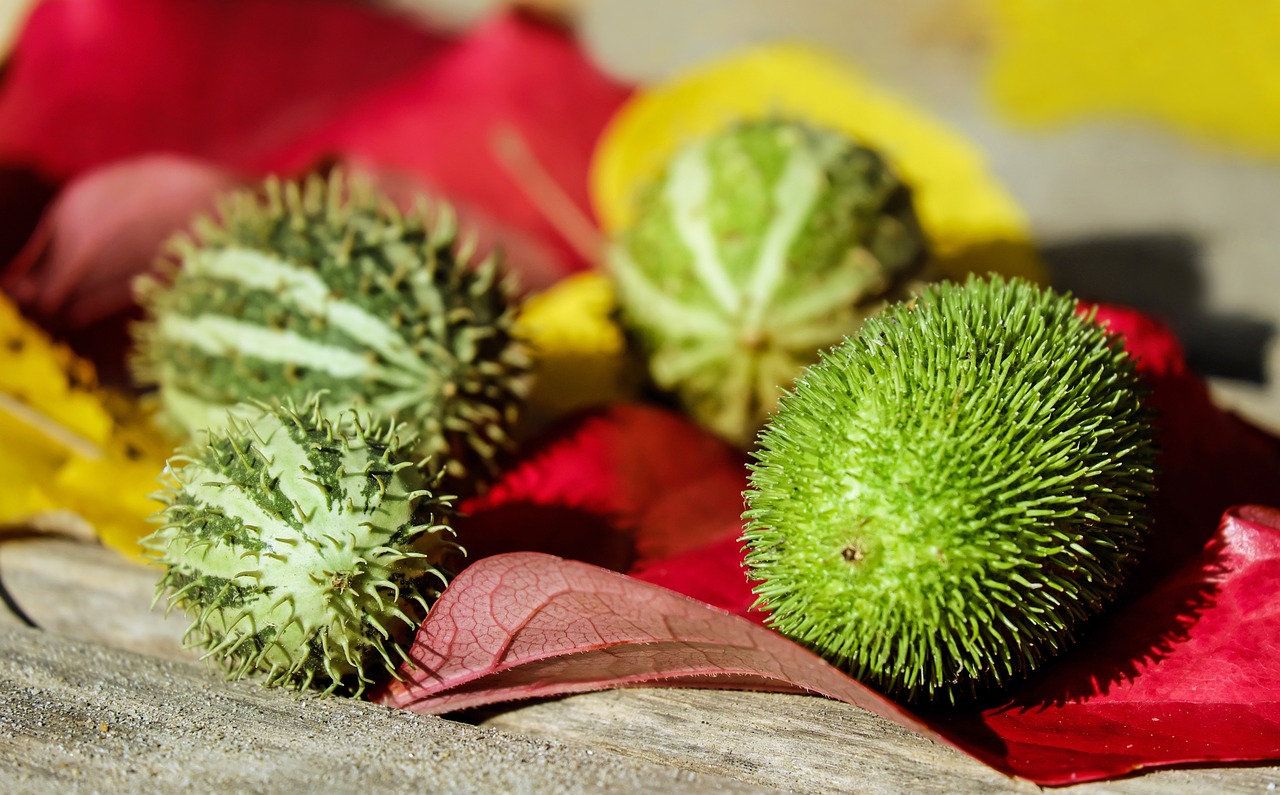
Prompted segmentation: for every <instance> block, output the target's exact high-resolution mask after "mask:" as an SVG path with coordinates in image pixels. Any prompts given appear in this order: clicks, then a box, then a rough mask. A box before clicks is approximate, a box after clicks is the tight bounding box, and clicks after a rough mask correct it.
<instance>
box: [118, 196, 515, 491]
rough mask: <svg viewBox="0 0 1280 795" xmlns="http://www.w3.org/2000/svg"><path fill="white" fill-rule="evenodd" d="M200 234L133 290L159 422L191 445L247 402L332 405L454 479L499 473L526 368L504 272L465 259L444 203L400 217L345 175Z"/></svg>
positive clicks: (250, 202)
mask: <svg viewBox="0 0 1280 795" xmlns="http://www.w3.org/2000/svg"><path fill="white" fill-rule="evenodd" d="M195 232H196V239H195V240H192V239H190V238H187V237H185V236H182V237H179V238H178V239H177V240H176V242H175V243H174V244H173V245H172V246H171V248H172V250H173V252H174V259H173V261H172V262H171V263H170V265H171V266H176V267H170V268H168V270H169V271H171V273H169V274H168V278H163V277H162V278H160V279H150V278H149V279H144V280H142V281H141V282H140V283H139V290H138V292H139V298H140V300H141V302H142V304H143V305H144V307H145V308H146V310H147V315H148V317H147V319H146V321H145V322H143V323H142V324H140V325H139V327H138V329H137V332H138V333H137V335H136V336H137V341H138V350H137V354H136V357H135V365H136V366H135V370H136V371H137V373H138V376H139V380H140V381H141V382H142V383H144V384H155V385H157V386H158V387H159V390H158V395H159V402H160V407H161V412H162V416H163V418H165V419H167V420H168V421H169V422H170V423H171V424H173V425H175V426H177V428H178V429H179V430H182V431H185V432H187V433H188V434H189V435H192V436H194V434H195V433H196V432H198V431H199V430H201V429H203V428H206V427H209V428H219V427H222V426H223V425H224V424H225V422H226V417H227V412H228V409H230V408H232V407H234V406H235V405H237V404H240V403H242V402H244V401H250V400H262V401H272V400H275V399H277V398H280V397H284V396H288V397H291V398H292V399H293V400H295V401H296V402H301V401H303V400H305V399H306V397H307V396H308V395H312V394H318V393H322V392H323V393H324V394H325V395H326V397H325V405H326V406H327V407H329V410H330V413H331V415H336V413H337V412H340V411H343V410H345V409H346V408H347V407H351V406H354V407H356V408H359V409H360V410H362V411H368V412H370V413H372V414H373V415H374V416H376V417H379V418H384V419H387V420H390V421H394V422H405V423H407V424H409V425H410V426H412V427H413V428H414V430H415V431H416V432H417V433H418V434H419V437H420V439H421V443H422V446H423V449H422V452H423V453H424V454H425V455H430V456H431V461H432V462H433V463H432V466H447V467H448V468H449V469H448V471H449V476H450V477H454V478H463V477H465V476H466V475H467V474H468V471H473V472H476V473H478V474H492V470H493V469H494V468H495V467H494V465H493V459H494V456H495V454H496V453H497V452H498V451H500V450H501V449H502V448H503V447H504V446H506V445H507V444H508V435H509V430H510V428H511V426H512V423H513V421H514V417H515V413H516V411H517V407H518V405H519V402H520V399H521V398H522V396H523V395H524V394H525V392H526V391H527V387H528V384H527V369H528V356H527V352H526V350H525V348H524V346H523V345H522V344H521V343H519V342H518V341H517V340H515V339H514V338H513V337H512V334H511V325H512V322H513V309H512V306H511V299H510V295H509V290H508V289H507V287H506V286H505V285H504V283H503V282H502V280H501V277H500V274H499V266H498V263H497V262H496V260H495V259H493V258H489V259H486V260H485V261H484V262H481V263H479V264H474V263H472V262H470V261H469V260H470V258H471V257H470V255H469V253H468V252H467V250H466V248H467V247H466V246H459V244H458V240H457V235H456V224H455V222H454V215H453V213H452V211H451V210H449V208H448V207H447V206H445V205H439V206H438V208H437V211H436V212H435V214H434V217H432V213H430V212H429V211H428V208H427V207H425V206H419V207H418V208H417V209H416V210H414V211H413V212H409V213H403V214H402V213H401V212H400V211H399V210H397V208H396V207H395V206H394V205H393V204H392V203H391V202H390V201H388V200H387V199H385V198H384V197H381V196H379V195H378V194H377V193H376V192H375V191H374V189H373V188H372V187H371V186H370V185H369V184H368V182H367V181H364V180H360V179H348V178H346V177H344V176H343V175H342V174H341V173H340V172H335V173H334V174H333V175H332V176H331V177H330V178H329V179H328V180H327V181H326V180H325V179H323V178H321V177H314V176H313V177H311V178H309V179H307V180H306V181H305V182H304V183H301V184H299V183H294V182H287V183H284V184H281V183H280V182H278V181H276V180H274V179H272V180H268V181H267V182H266V183H265V184H263V185H262V186H261V188H260V189H256V190H243V191H239V192H235V193H233V194H231V195H229V196H228V197H226V198H225V199H224V201H222V203H221V205H220V207H219V212H218V219H217V221H210V220H204V221H202V222H199V223H197V225H196V229H195ZM486 470H487V471H486Z"/></svg>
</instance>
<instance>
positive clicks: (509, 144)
mask: <svg viewBox="0 0 1280 795" xmlns="http://www.w3.org/2000/svg"><path fill="white" fill-rule="evenodd" d="M489 145H490V146H491V147H492V149H493V153H494V156H495V157H496V158H497V159H498V162H499V163H500V164H501V165H502V167H503V168H505V169H506V170H507V173H508V174H509V175H510V176H511V179H512V180H513V181H514V182H515V183H516V186H517V187H518V188H520V190H521V191H522V192H523V193H524V195H525V196H526V197H527V198H528V199H529V201H530V202H532V203H533V206H534V207H536V208H537V209H538V211H539V212H540V213H542V217H543V218H545V219H547V223H549V224H551V225H552V226H553V227H555V229H556V231H557V232H559V233H560V234H561V235H563V236H564V239H565V240H566V241H567V242H568V243H569V245H570V246H572V247H573V250H574V251H576V252H578V254H579V255H580V256H581V257H582V258H583V259H585V260H587V261H588V262H591V263H599V262H600V261H601V258H602V255H603V253H604V236H603V235H601V234H600V230H598V229H596V225H595V224H594V223H592V221H591V219H590V218H588V217H587V216H586V214H585V213H583V212H582V210H581V209H580V208H579V207H578V204H577V202H575V201H574V200H573V199H571V198H569V194H567V193H566V192H565V190H564V188H563V187H561V186H560V184H559V183H557V182H556V180H555V178H554V177H552V176H551V174H550V173H548V172H547V169H546V168H545V167H544V166H543V165H542V163H540V162H539V161H538V158H537V157H536V156H535V155H534V154H533V152H532V151H531V150H530V149H529V143H528V141H526V140H525V139H524V136H522V135H521V134H520V132H519V131H518V130H516V129H515V128H514V127H511V126H509V125H502V126H499V127H496V128H494V130H493V132H492V134H491V135H490V138H489Z"/></svg>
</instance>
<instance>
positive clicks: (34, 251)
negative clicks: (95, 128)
mask: <svg viewBox="0 0 1280 795" xmlns="http://www.w3.org/2000/svg"><path fill="white" fill-rule="evenodd" d="M236 184H237V180H236V179H235V177H234V176H232V175H231V174H230V173H228V172H226V171H223V170H221V169H218V168H215V167H213V166H211V165H208V164H205V163H203V162H199V161H194V160H188V159H184V158H180V157H174V156H166V155H152V156H149V157H142V158H138V159H135V160H126V161H122V162H119V163H115V164H112V165H110V166H107V167H105V168H101V169H97V170H94V171H91V172H89V173H88V174H86V175H85V176H83V177H81V178H79V179H76V180H73V181H72V182H71V183H70V184H68V185H67V186H66V187H65V188H64V189H63V190H62V192H61V193H59V194H58V197H57V198H56V199H55V200H54V201H53V203H52V204H51V205H50V206H49V208H48V210H47V211H46V213H45V215H44V217H43V218H42V219H41V221H40V225H39V226H38V227H37V229H36V232H35V234H34V235H32V237H31V239H30V240H29V241H28V242H27V245H26V247H25V248H24V249H23V250H22V252H21V253H19V255H18V257H17V258H16V259H15V260H14V261H13V263H11V264H10V266H9V268H8V269H7V270H6V271H5V272H4V278H3V282H2V283H3V286H4V287H5V289H6V290H7V291H8V292H10V293H11V294H12V295H13V296H14V297H15V298H17V299H18V301H20V302H22V303H24V304H26V305H27V306H28V307H29V308H30V309H31V310H33V311H34V312H35V313H36V314H37V315H38V316H42V317H46V318H53V317H55V316H56V317H57V322H58V325H59V326H60V327H62V328H64V329H74V328H78V327H82V326H85V325H88V324H91V323H93V322H95V321H98V320H101V319H102V318H104V317H108V316H110V315H113V314H115V313H117V312H119V311H121V310H123V309H126V308H128V307H130V306H132V304H133V300H132V295H131V292H130V284H131V282H132V280H133V277H134V276H136V275H137V274H139V273H142V272H143V271H146V270H148V269H150V267H151V265H152V264H153V263H154V261H155V258H156V255H157V254H158V253H159V251H160V248H161V244H163V243H164V241H165V240H166V239H167V238H168V237H169V236H170V235H172V234H173V233H174V232H175V231H177V230H179V229H184V228H186V227H187V226H188V224H189V223H190V221H191V218H192V216H193V215H195V214H196V213H198V212H201V211H207V210H209V209H210V208H211V207H212V204H213V198H214V197H215V196H216V195H217V194H218V193H219V192H220V191H223V190H227V189H229V188H231V187H233V186H234V185H236Z"/></svg>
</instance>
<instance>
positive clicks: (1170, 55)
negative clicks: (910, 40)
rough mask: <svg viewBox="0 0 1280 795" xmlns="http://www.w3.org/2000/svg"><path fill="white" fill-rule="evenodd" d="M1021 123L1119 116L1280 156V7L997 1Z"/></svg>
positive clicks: (1002, 86)
mask: <svg viewBox="0 0 1280 795" xmlns="http://www.w3.org/2000/svg"><path fill="white" fill-rule="evenodd" d="M994 11H995V22H996V42H997V45H998V46H997V49H996V53H995V62H994V68H993V69H992V71H991V73H990V82H989V87H990V89H991V91H992V94H993V95H994V97H995V99H996V102H997V103H998V105H999V107H1000V108H1002V109H1003V110H1004V111H1006V112H1007V113H1008V114H1009V115H1010V116H1011V117H1012V118H1014V119H1016V120H1018V121H1021V122H1026V123H1035V124H1046V123H1051V122H1060V121H1064V120H1069V119H1073V118H1079V117H1082V116H1090V115H1094V116H1098V115H1103V114H1106V115H1110V116H1114V115H1115V114H1117V113H1122V114H1129V115H1138V116H1146V117H1151V118H1156V119H1160V120H1163V121H1165V122H1168V123H1170V124H1172V125H1174V126H1175V127H1178V128H1180V129H1182V130H1184V131H1187V132H1191V133H1193V134H1196V135H1199V136H1201V137H1205V138H1209V139H1215V140H1219V141H1224V142H1227V143H1230V144H1234V145H1236V146H1239V147H1241V148H1244V149H1248V150H1252V151H1254V152H1257V153H1259V154H1264V155H1269V156H1277V155H1280V0H1236V1H1235V2H1221V3H1210V2H1205V0H1125V2H1115V0H995V2H994Z"/></svg>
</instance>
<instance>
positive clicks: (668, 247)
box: [609, 120, 924, 443]
mask: <svg viewBox="0 0 1280 795" xmlns="http://www.w3.org/2000/svg"><path fill="white" fill-rule="evenodd" d="M637 217H638V219H639V220H638V221H637V222H636V224H635V225H634V226H633V227H632V228H630V229H628V230H626V231H625V232H624V233H623V234H622V235H621V236H620V237H619V239H618V240H617V241H615V244H614V245H613V246H612V247H611V249H610V253H609V264H610V266H611V269H612V271H613V273H614V275H615V277H616V280H617V285H618V295H619V302H620V304H621V306H622V309H623V315H624V318H625V319H626V320H627V321H628V323H629V324H630V325H631V326H633V327H634V328H635V329H636V330H637V331H638V332H639V337H640V339H641V342H642V343H643V345H644V346H645V348H646V349H647V352H648V354H649V357H650V371H651V373H652V376H653V379H654V381H655V382H656V383H657V384H658V385H659V386H660V387H662V388H664V389H668V390H672V391H674V392H675V393H676V394H677V395H678V396H679V398H680V399H681V400H682V402H683V403H684V404H685V406H686V408H687V409H688V410H689V411H690V413H692V414H693V415H694V417H695V418H697V419H698V420H699V421H700V422H702V423H703V424H705V425H707V426H708V427H710V428H711V429H713V430H715V431H717V432H718V433H720V434H721V435H723V436H725V437H727V438H729V439H731V440H733V441H736V442H739V443H746V442H747V441H749V440H750V439H751V438H752V437H753V435H754V433H755V431H756V429H757V428H758V427H759V426H760V424H761V423H762V422H763V420H764V418H765V416H766V415H767V413H768V412H769V411H770V410H772V408H773V407H774V405H775V403H776V401H777V398H778V396H779V395H780V394H781V392H782V389H783V388H784V387H786V386H789V385H790V384H791V382H792V380H793V379H794V378H795V376H796V375H797V374H798V373H799V372H800V370H801V369H802V368H803V367H804V366H806V365H808V364H810V363H812V362H813V361H814V360H816V358H817V351H818V350H819V349H820V348H823V347H828V346H830V345H833V344H835V343H837V342H839V341H840V340H841V339H843V338H844V336H845V335H847V334H849V333H852V332H854V331H856V330H857V328H858V326H859V324H860V323H861V321H862V319H863V318H864V317H866V316H867V315H868V314H870V313H872V312H873V311H875V309H877V308H878V307H879V306H880V305H881V302H882V299H883V298H884V297H885V296H886V295H887V294H889V293H890V292H891V291H892V290H894V289H895V288H897V287H899V286H900V285H901V284H902V283H903V281H904V280H905V279H906V277H907V276H908V275H909V274H910V273H911V272H912V271H913V269H914V267H915V266H916V265H917V264H918V263H919V262H920V260H921V257H922V254H923V250H924V245H923V240H922V236H921V233H920V230H919V227H918V225H917V223H916V220H915V216H914V214H913V211H912V208H911V203H910V199H909V196H908V194H907V191H906V189H905V188H904V187H903V186H902V185H901V183H900V182H899V181H898V180H897V178H896V177H895V176H894V175H893V173H892V172H891V171H890V169H889V168H888V167H887V166H886V165H885V163H884V161H883V160H882V159H881V158H880V157H879V156H878V155H876V154H875V153H874V152H872V151H871V150H868V149H865V148H863V147H859V146H857V145H855V144H854V143H853V142H851V141H850V140H848V139H847V138H845V137H843V136H841V135H837V134H835V133H831V132H827V131H823V130H818V129H814V128H811V127H807V126H804V125H801V124H798V123H794V122H785V121H777V120H774V121H762V122H752V123H747V124H741V125H738V126H735V127H733V128H731V129H729V130H727V131H725V132H724V133H722V134H720V135H718V136H715V137H713V138H711V139H708V140H705V141H699V142H695V143H693V144H692V145H690V146H688V147H686V148H684V149H682V150H681V151H680V152H678V153H677V154H676V155H675V157H674V158H673V159H672V160H671V162H670V163H669V164H668V166H667V169H666V171H665V173H664V174H663V175H662V177H661V178H660V179H659V180H658V181H657V182H656V183H655V184H654V185H652V186H650V187H649V188H648V189H647V191H646V192H645V193H644V194H643V195H642V196H641V197H640V200H639V212H638V213H637Z"/></svg>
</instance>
